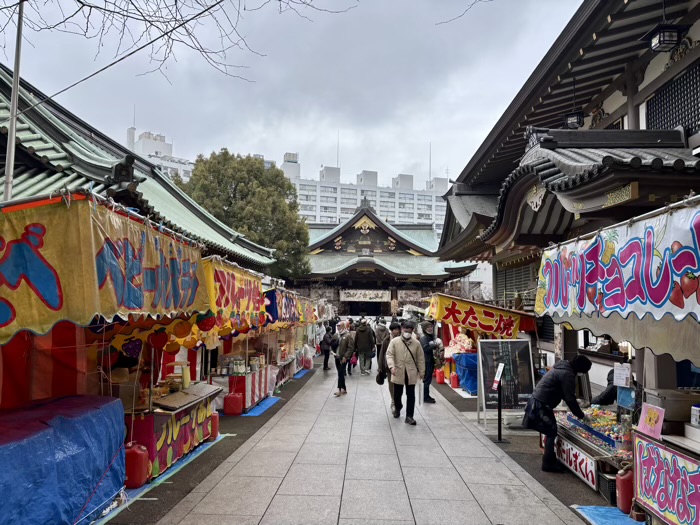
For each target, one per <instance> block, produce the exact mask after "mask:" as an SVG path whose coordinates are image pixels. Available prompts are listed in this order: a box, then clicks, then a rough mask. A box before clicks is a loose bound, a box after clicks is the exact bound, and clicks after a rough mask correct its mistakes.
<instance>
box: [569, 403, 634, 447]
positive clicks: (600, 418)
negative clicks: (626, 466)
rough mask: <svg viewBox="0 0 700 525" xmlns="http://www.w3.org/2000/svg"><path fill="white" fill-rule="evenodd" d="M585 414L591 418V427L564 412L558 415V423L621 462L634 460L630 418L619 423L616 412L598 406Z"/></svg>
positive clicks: (626, 417) (585, 411)
mask: <svg viewBox="0 0 700 525" xmlns="http://www.w3.org/2000/svg"><path fill="white" fill-rule="evenodd" d="M584 413H585V414H586V415H587V416H588V417H590V418H591V424H590V425H587V424H586V423H584V422H583V421H581V420H579V419H577V418H576V417H575V416H573V415H571V414H567V413H562V412H559V413H557V414H556V417H557V423H558V425H559V426H560V427H562V428H565V429H566V430H568V431H569V432H571V433H572V434H576V435H577V436H579V437H580V438H582V439H583V440H585V441H586V442H588V443H590V444H591V445H593V446H595V447H596V448H599V449H600V450H601V451H602V452H604V453H605V454H607V455H609V456H612V457H615V458H617V459H620V460H631V459H632V442H631V424H630V419H629V416H623V420H622V422H620V423H617V416H616V414H615V412H610V411H609V410H602V409H600V407H597V406H592V407H591V408H590V409H586V410H584Z"/></svg>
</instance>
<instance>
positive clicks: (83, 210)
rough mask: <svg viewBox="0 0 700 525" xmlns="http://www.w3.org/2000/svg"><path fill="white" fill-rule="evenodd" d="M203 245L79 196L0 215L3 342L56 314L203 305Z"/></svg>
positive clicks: (71, 317) (46, 326) (75, 316)
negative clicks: (157, 228) (160, 230)
mask: <svg viewBox="0 0 700 525" xmlns="http://www.w3.org/2000/svg"><path fill="white" fill-rule="evenodd" d="M203 276H204V274H203V271H202V257H201V250H200V248H199V247H198V246H196V245H195V244H191V243H189V242H187V241H184V240H182V239H176V238H174V237H173V236H170V235H167V234H166V233H161V232H159V231H156V230H155V229H154V228H151V227H149V226H147V225H145V224H143V223H142V222H140V221H139V220H136V218H135V217H133V216H128V215H127V214H126V213H122V212H120V211H117V210H113V209H111V208H107V207H105V206H103V205H101V204H97V203H95V202H92V201H90V200H88V199H87V198H86V197H83V196H73V197H72V201H71V202H70V206H68V205H67V204H66V203H64V202H63V201H62V200H61V199H51V200H49V201H43V202H40V203H32V204H29V205H21V206H10V207H6V208H4V209H3V210H2V213H0V344H3V343H5V342H7V341H8V340H9V339H10V338H11V337H12V335H13V334H15V333H16V332H17V331H19V330H23V329H27V330H31V331H33V332H36V333H46V332H48V331H49V330H50V329H51V327H53V325H54V324H56V323H57V322H58V321H60V320H68V321H72V322H74V323H76V324H81V325H85V324H88V323H89V322H90V321H91V320H92V319H93V317H94V316H95V315H98V314H99V315H102V316H104V317H105V318H107V319H111V318H113V317H115V316H118V317H120V318H122V319H125V318H127V317H128V316H129V315H134V316H141V315H150V316H168V315H177V314H180V313H192V312H196V311H202V309H205V308H206V306H207V297H206V290H205V289H204V287H203V286H202V282H203Z"/></svg>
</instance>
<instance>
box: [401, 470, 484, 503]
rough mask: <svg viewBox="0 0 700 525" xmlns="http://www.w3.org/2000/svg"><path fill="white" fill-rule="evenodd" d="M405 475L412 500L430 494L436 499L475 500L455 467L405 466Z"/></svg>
mask: <svg viewBox="0 0 700 525" xmlns="http://www.w3.org/2000/svg"><path fill="white" fill-rule="evenodd" d="M403 477H404V480H405V481H406V488H407V489H408V497H409V498H410V499H411V501H413V499H420V498H425V497H426V496H428V495H429V496H430V497H432V498H435V499H448V500H458V501H472V502H473V501H475V500H474V496H472V493H471V492H470V491H469V489H468V488H467V486H466V485H465V484H464V481H462V478H461V477H460V476H459V473H458V472H457V471H456V470H455V469H454V468H453V467H445V468H425V467H404V468H403ZM426 491H429V492H426Z"/></svg>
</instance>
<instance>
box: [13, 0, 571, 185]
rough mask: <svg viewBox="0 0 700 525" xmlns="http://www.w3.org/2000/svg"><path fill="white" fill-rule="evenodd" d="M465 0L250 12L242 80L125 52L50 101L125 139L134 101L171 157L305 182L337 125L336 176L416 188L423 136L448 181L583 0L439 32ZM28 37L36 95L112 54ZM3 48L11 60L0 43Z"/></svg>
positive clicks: (484, 17) (534, 2) (539, 2)
mask: <svg viewBox="0 0 700 525" xmlns="http://www.w3.org/2000/svg"><path fill="white" fill-rule="evenodd" d="M334 2H336V0H334ZM338 2H341V0H337V2H336V4H334V5H337V3H338ZM331 3H332V2H331ZM466 3H467V0H464V1H455V0H430V1H428V0H371V1H369V0H367V1H364V2H360V3H359V4H358V7H357V8H356V9H353V10H352V11H350V12H348V13H344V14H337V15H332V14H322V13H309V14H310V16H312V18H313V20H314V21H313V22H308V21H307V20H303V19H301V18H299V17H296V16H295V15H294V14H292V13H284V14H282V15H280V14H278V13H277V12H276V11H274V10H272V9H268V10H263V11H259V12H255V13H247V14H246V16H245V19H244V20H243V22H242V25H241V30H242V32H243V33H244V35H245V36H246V38H247V40H248V42H249V44H250V45H251V47H253V48H254V49H256V50H257V51H259V52H261V53H264V54H265V56H263V57H261V56H257V55H253V54H250V53H248V54H244V53H238V54H235V55H233V56H232V60H233V61H235V62H236V63H238V64H241V65H245V66H247V67H248V69H246V70H243V74H244V75H245V76H246V77H247V78H249V79H250V80H252V81H253V82H243V81H241V80H236V79H231V78H227V77H225V76H223V75H221V74H220V73H217V72H216V71H214V70H213V69H211V68H210V67H209V66H207V65H206V64H205V63H204V61H203V60H201V59H200V58H199V57H197V56H194V55H193V54H192V53H191V52H189V51H187V50H183V49H180V50H178V51H177V55H176V59H177V61H171V62H170V63H168V65H167V68H166V69H165V70H164V73H165V75H167V79H166V78H165V77H164V76H163V75H161V74H158V73H152V74H148V75H145V76H139V74H141V73H144V72H145V71H148V70H149V63H148V57H147V56H146V55H142V56H135V57H133V58H131V59H129V60H128V61H126V62H124V63H122V64H120V65H118V66H116V67H114V68H113V69H111V70H109V71H107V72H106V73H104V74H102V75H100V76H98V77H96V78H95V79H92V80H90V81H89V82H87V83H85V84H83V85H81V86H80V87H78V88H76V89H74V90H72V91H70V92H68V93H66V94H65V95H62V96H61V97H60V98H59V99H58V101H59V102H60V103H62V104H63V105H65V106H66V107H68V108H69V109H70V110H72V111H74V112H75V113H76V114H78V115H79V116H80V117H81V118H83V119H85V120H87V121H88V122H90V123H91V124H92V125H94V126H95V127H97V128H98V129H101V130H102V131H104V132H106V133H107V134H109V135H110V136H112V137H113V138H115V139H117V140H119V141H122V142H123V141H124V138H125V129H126V127H128V126H129V125H130V124H131V120H132V108H133V106H134V105H136V112H137V118H136V120H137V128H138V129H139V131H142V130H152V131H159V132H162V133H164V134H165V135H166V136H168V137H171V138H173V140H174V144H175V154H176V155H178V156H183V157H190V158H194V157H195V156H196V155H197V154H198V153H205V154H206V153H208V152H210V151H213V150H218V149H219V148H221V147H224V146H225V147H228V148H229V149H231V150H233V151H236V152H241V153H262V154H264V155H265V157H266V158H270V159H274V160H277V161H281V157H282V155H283V154H284V152H285V151H296V152H299V153H300V157H301V162H302V174H303V176H305V177H316V176H317V174H318V169H319V167H320V165H321V164H326V165H335V161H336V138H337V131H338V130H340V135H341V155H340V156H341V159H340V160H341V166H342V173H343V178H344V179H345V180H354V175H355V173H358V172H359V171H361V170H362V169H373V170H377V171H379V172H380V178H381V180H382V181H383V182H388V181H389V178H390V177H392V176H394V175H395V174H397V173H399V172H408V173H413V174H414V175H416V179H417V180H418V181H419V184H421V185H422V181H424V180H425V179H426V178H427V170H428V142H430V141H432V143H433V175H441V174H444V172H445V169H446V168H447V167H448V166H449V169H450V174H451V175H456V174H457V173H458V172H459V171H460V170H461V169H462V168H463V166H464V165H465V163H466V162H467V161H468V160H469V158H470V156H471V154H472V153H473V152H474V150H475V149H476V148H477V147H478V145H479V144H480V143H481V141H482V140H483V138H484V137H485V136H486V134H487V133H488V132H489V131H490V129H491V127H492V126H493V125H494V123H495V121H496V120H497V119H498V117H499V116H500V115H501V113H502V112H503V110H504V109H505V107H506V106H507V105H508V104H509V103H510V101H511V100H512V98H513V96H514V95H515V93H516V92H517V91H518V90H519V88H520V87H521V86H522V84H523V82H524V81H525V80H526V79H527V77H528V76H529V75H530V73H531V72H532V70H533V69H534V68H535V66H536V65H537V63H538V62H539V60H540V59H541V58H542V56H543V55H544V53H545V52H546V51H547V49H548V48H549V47H550V46H551V44H552V42H553V41H554V39H555V38H556V37H557V36H558V34H559V33H560V32H561V30H562V29H563V27H564V26H565V24H566V23H567V22H568V20H569V19H570V18H571V16H572V14H573V13H574V11H575V10H576V9H577V8H578V6H579V5H580V0H565V1H562V0H494V1H493V2H490V3H484V4H478V5H477V6H476V7H475V8H474V9H472V10H471V11H470V12H469V13H468V14H467V15H466V16H464V17H463V18H461V19H459V20H457V21H455V22H452V23H450V24H446V25H436V22H439V21H441V20H446V19H448V18H450V17H451V16H454V15H455V14H457V13H459V12H461V10H462V9H463V6H464V5H466ZM8 40H10V39H8ZM28 40H29V41H30V42H31V44H32V46H29V45H27V46H25V47H24V60H23V65H22V75H23V77H24V78H26V79H27V80H28V81H30V82H32V83H33V84H35V85H36V86H37V87H38V88H39V89H41V90H42V91H44V92H46V93H52V92H55V91H57V90H58V89H60V88H62V87H64V86H65V85H67V84H70V83H71V82H73V81H75V80H76V79H77V78H80V77H82V76H84V75H86V74H88V73H90V72H92V71H94V70H95V69H97V68H98V67H101V66H102V65H104V64H105V63H107V62H109V61H110V59H111V57H110V55H109V46H107V48H106V50H105V52H104V53H103V54H101V55H99V56H98V57H97V59H95V51H96V48H95V42H93V41H88V42H85V41H83V40H81V39H80V38H79V37H77V36H72V35H61V34H50V35H49V34H46V33H44V34H39V35H37V34H33V35H32V34H29V35H28ZM7 52H8V57H9V59H4V61H5V62H6V63H7V64H8V65H10V64H11V56H12V55H11V53H12V49H11V46H8V51H7Z"/></svg>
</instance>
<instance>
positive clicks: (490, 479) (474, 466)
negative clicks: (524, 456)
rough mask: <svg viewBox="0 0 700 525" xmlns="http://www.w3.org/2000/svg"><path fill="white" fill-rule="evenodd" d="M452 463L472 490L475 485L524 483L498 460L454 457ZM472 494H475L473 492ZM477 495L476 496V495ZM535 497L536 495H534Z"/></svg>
mask: <svg viewBox="0 0 700 525" xmlns="http://www.w3.org/2000/svg"><path fill="white" fill-rule="evenodd" d="M451 459H452V463H453V464H454V466H455V468H456V469H457V471H458V472H459V474H460V475H461V476H462V479H464V481H465V483H466V484H467V486H468V487H469V488H470V489H472V487H473V486H474V485H480V484H482V483H488V484H489V485H521V486H522V482H521V481H520V480H519V479H518V477H517V476H516V475H515V474H513V473H512V472H511V471H510V470H509V469H508V468H507V467H506V466H505V465H504V464H503V463H501V462H500V461H499V460H498V459H496V458H465V457H453V458H451ZM472 492H474V491H473V490H472ZM474 495H476V494H474ZM533 497H534V495H533Z"/></svg>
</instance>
